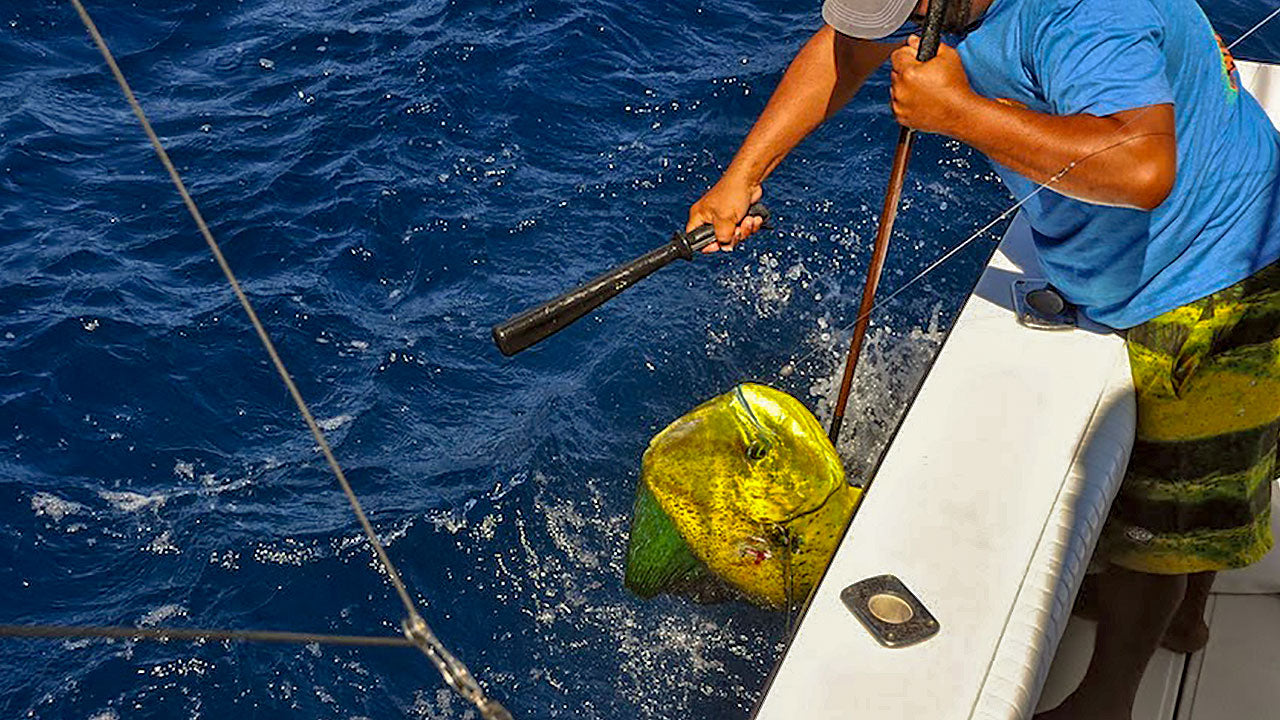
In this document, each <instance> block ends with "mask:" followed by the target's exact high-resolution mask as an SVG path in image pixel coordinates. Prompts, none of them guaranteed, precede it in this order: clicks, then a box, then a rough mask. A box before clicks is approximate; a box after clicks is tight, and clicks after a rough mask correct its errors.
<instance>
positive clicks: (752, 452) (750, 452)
mask: <svg viewBox="0 0 1280 720" xmlns="http://www.w3.org/2000/svg"><path fill="white" fill-rule="evenodd" d="M768 454H769V443H767V442H765V441H764V440H753V441H752V442H751V444H750V445H748V446H747V457H749V458H751V459H752V460H763V459H764V458H765V456H766V455H768Z"/></svg>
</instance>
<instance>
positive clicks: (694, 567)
mask: <svg viewBox="0 0 1280 720" xmlns="http://www.w3.org/2000/svg"><path fill="white" fill-rule="evenodd" d="M706 575H709V573H708V572H707V569H706V566H705V565H703V564H702V561H701V560H699V559H698V558H697V556H696V555H694V554H693V550H691V549H689V545H688V543H686V542H685V541H684V538H682V537H680V532H679V531H678V530H676V526H675V525H674V524H673V523H672V522H671V518H669V517H667V514H666V512H664V511H663V510H662V506H661V505H659V504H658V499H657V498H655V497H654V496H653V492H652V491H651V490H649V487H648V486H647V485H646V484H645V483H644V481H643V480H641V481H640V487H639V488H638V489H637V490H636V505H635V510H634V512H633V513H632V516H631V537H630V539H629V541H628V543H627V571H626V580H625V582H626V585H627V588H628V589H630V590H631V592H633V593H635V594H636V595H639V596H640V597H642V598H651V597H653V596H654V595H658V594H659V593H663V592H669V591H672V590H676V589H678V588H681V587H687V586H689V585H697V584H700V583H699V581H700V580H701V579H702V577H701V576H706Z"/></svg>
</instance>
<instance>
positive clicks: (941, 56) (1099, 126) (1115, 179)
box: [893, 38, 1178, 210]
mask: <svg viewBox="0 0 1280 720" xmlns="http://www.w3.org/2000/svg"><path fill="white" fill-rule="evenodd" d="M917 46H918V41H917V40H916V39H915V38H912V39H911V40H910V41H909V42H908V43H907V45H905V46H904V47H902V48H901V49H899V50H897V51H895V52H894V54H893V66H894V70H893V110H894V113H895V114H896V115H897V117H898V121H899V122H901V123H902V124H903V125H906V126H907V127H911V128H915V129H917V130H922V131H926V132H936V133H941V134H943V135H947V136H950V137H953V138H955V139H957V140H960V141H961V142H964V143H968V144H969V145H972V146H973V147H974V148H976V149H977V150H979V151H981V152H982V153H983V154H984V155H986V156H987V157H990V158H991V159H992V160H994V161H996V162H998V163H1000V164H1001V165H1004V166H1005V167H1008V168H1009V169H1011V170H1013V171H1015V172H1017V173H1018V174H1020V175H1022V176H1023V177H1026V178H1028V179H1030V180H1032V181H1034V182H1038V183H1044V182H1048V181H1049V180H1051V179H1054V178H1055V177H1056V176H1057V175H1058V174H1059V173H1061V172H1062V171H1063V170H1064V169H1066V168H1068V167H1070V171H1068V172H1067V173H1066V174H1065V175H1063V176H1062V177H1061V178H1057V179H1056V180H1055V181H1054V183H1053V185H1052V188H1053V190H1054V191H1055V192H1059V193H1062V194H1063V195H1067V196H1069V197H1073V198H1075V199H1077V200H1083V201H1085V202H1090V203H1095V204H1099V205H1114V206H1122V207H1130V208H1136V209H1140V210H1153V209H1155V208H1156V207H1157V206H1159V205H1160V203H1162V202H1164V200H1165V198H1166V197H1168V196H1169V193H1170V192H1171V191H1172V190H1173V184H1174V178H1175V176H1176V174H1177V156H1178V146H1177V141H1176V137H1175V122H1174V114H1173V106H1172V105H1153V106H1151V107H1145V108H1137V109H1133V110H1126V111H1123V112H1118V113H1115V114H1114V115H1108V116H1105V117H1099V116H1095V115H1046V114H1043V113H1038V112H1034V111H1031V110H1026V109H1023V108H1020V107H1014V106H1011V105H1008V104H1005V103H1001V102H998V101H995V100H990V99H987V98H984V97H981V96H980V95H978V94H976V93H975V92H973V90H972V89H971V88H970V86H969V82H968V78H967V77H966V76H965V72H964V67H963V65H962V64H961V62H960V56H959V54H958V53H957V52H956V51H955V50H954V49H953V48H949V47H946V46H945V45H944V46H942V47H941V48H940V49H939V51H938V56H937V58H935V59H934V60H931V61H929V62H927V63H921V62H918V61H917V60H916V58H915V53H916V47H917ZM1073 164H1074V166H1073Z"/></svg>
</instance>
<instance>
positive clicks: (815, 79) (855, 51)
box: [725, 26, 893, 185]
mask: <svg viewBox="0 0 1280 720" xmlns="http://www.w3.org/2000/svg"><path fill="white" fill-rule="evenodd" d="M892 50H893V47H892V46H881V45H877V44H874V43H869V42H865V41H860V40H854V39H852V38H848V37H844V36H841V35H839V34H838V33H836V32H835V31H834V30H833V29H832V28H831V27H830V26H827V27H823V28H822V29H821V30H819V31H818V32H817V33H815V34H814V36H813V37H812V38H810V40H809V42H808V43H807V44H806V45H805V46H804V47H803V48H801V50H800V52H799V53H797V55H796V57H795V59H794V60H792V61H791V65H790V66H789V67H788V68H787V72H786V73H785V74H784V75H783V76H782V81H781V82H779V83H778V88H777V89H776V90H774V92H773V96H772V97H771V98H769V103H768V105H767V106H765V109H764V112H762V113H761V114H760V118H759V119H758V120H756V124H755V126H754V127H753V128H752V129H751V132H750V133H749V134H748V135H747V138H746V140H744V141H743V143H742V147H741V148H740V149H739V150H738V154H737V155H736V156H735V157H734V159H733V162H732V163H731V164H730V165H729V168H728V169H727V170H726V171H725V175H726V176H733V177H735V178H736V179H739V180H741V181H743V182H745V183H747V184H751V185H758V184H759V183H761V182H763V181H764V179H765V178H766V177H768V176H769V173H771V172H773V169H774V168H775V167H777V166H778V163H780V162H782V159H783V158H784V157H786V155H787V153H789V152H791V150H792V148H794V147H795V146H796V145H798V144H799V143H800V141H801V140H803V139H804V137H805V136H806V135H808V134H809V133H810V132H812V131H813V129H814V128H816V127H817V126H818V125H820V124H822V121H823V120H826V119H827V118H828V117H830V116H831V115H832V114H834V113H835V111H837V110H839V109H840V108H841V107H843V106H844V104H845V103H847V102H848V101H849V98H851V97H853V95H854V93H856V92H857V91H858V88H859V87H861V86H862V83H863V82H865V81H866V79H867V78H868V77H869V76H870V75H871V73H872V72H874V71H875V69H876V68H877V67H879V66H880V65H881V64H883V63H884V61H885V60H886V59H887V58H888V56H889V53H890V52H892Z"/></svg>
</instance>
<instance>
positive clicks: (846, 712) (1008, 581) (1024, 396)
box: [756, 63, 1280, 720]
mask: <svg viewBox="0 0 1280 720" xmlns="http://www.w3.org/2000/svg"><path fill="white" fill-rule="evenodd" d="M1241 74H1242V76H1243V77H1244V79H1245V81H1246V85H1247V86H1248V87H1250V88H1251V89H1254V90H1255V91H1256V94H1259V96H1260V97H1262V96H1265V98H1264V103H1269V104H1270V108H1269V109H1271V110H1272V112H1273V117H1275V116H1276V114H1277V110H1280V72H1277V70H1276V69H1275V68H1272V67H1259V66H1256V65H1253V64H1249V63H1241ZM1028 243H1029V235H1028V229H1027V227H1026V225H1025V222H1024V221H1023V220H1022V219H1019V220H1017V221H1015V223H1014V224H1013V225H1012V226H1011V228H1010V229H1009V231H1008V233H1007V234H1006V237H1005V239H1004V241H1003V242H1002V244H1001V247H1000V251H999V252H997V254H996V255H995V257H994V258H993V259H992V261H991V263H990V264H989V266H988V267H987V269H986V271H985V272H984V274H983V276H982V279H981V280H980V281H979V284H978V286H977V288H976V289H975V291H974V293H973V295H972V296H971V297H970V298H969V300H968V302H967V303H966V305H965V307H964V309H963V310H962V311H961V314H960V316H959V318H958V319H957V321H956V325H955V327H954V329H953V330H952V332H951V334H950V336H949V337H948V338H947V341H946V343H945V344H944V345H943V347H942V350H941V352H940V353H939V356H938V360H937V362H936V364H935V365H934V367H933V369H932V371H931V372H930V374H929V376H928V378H927V379H926V380H925V383H924V385H923V386H922V388H921V390H920V393H919V395H918V396H917V398H916V400H915V402H914V403H913V404H912V407H911V409H910V411H909V412H908V413H907V416H906V418H905V419H904V421H903V424H902V427H901V429H900V430H899V432H898V434H897V436H896V437H895V439H894V441H893V444H892V446H891V447H890V449H889V451H888V453H887V454H886V456H885V460H884V462H883V464H882V465H881V467H880V470H879V472H878V474H877V476H876V480H875V485H874V489H873V491H872V492H870V493H868V495H867V498H866V500H865V501H864V503H863V505H862V507H861V509H860V510H859V512H858V514H857V516H856V517H855V518H854V521H853V524H852V525H851V526H850V529H849V533H848V534H847V535H846V537H845V539H844V541H843V543H842V544H841V546H840V549H839V550H838V551H837V552H836V555H835V557H834V558H833V559H832V563H831V567H830V569H829V570H828V572H827V575H826V576H825V577H824V579H823V581H822V583H821V584H820V585H819V587H818V589H817V591H816V593H815V594H814V597H813V599H812V601H811V603H810V605H809V607H808V609H807V611H806V613H805V615H804V618H803V620H802V622H801V624H800V628H799V630H798V631H797V633H796V635H795V637H794V639H793V640H792V643H791V645H790V646H789V647H788V649H787V651H786V653H785V655H784V657H783V660H782V662H781V663H780V664H779V666H778V668H777V669H776V671H775V674H774V676H773V677H772V678H771V680H770V683H769V687H768V688H767V690H766V694H765V697H764V699H763V700H762V701H761V704H760V706H759V707H758V708H757V713H756V718H758V719H759V720H793V719H794V718H800V717H803V718H806V719H807V720H821V719H823V718H833V719H834V718H849V717H874V718H877V719H878V720H953V719H962V718H984V719H990V720H995V719H997V718H999V719H1001V720H1012V719H1015V718H1026V717H1030V715H1031V714H1032V712H1033V710H1034V708H1035V706H1036V702H1037V700H1038V698H1039V694H1040V690H1041V688H1042V686H1043V685H1044V682H1045V678H1046V676H1047V674H1048V669H1049V664H1050V661H1051V660H1052V658H1053V656H1054V652H1055V650H1056V649H1057V646H1058V642H1059V639H1060V638H1061V636H1062V632H1063V629H1064V626H1065V624H1066V621H1067V618H1068V617H1069V614H1070V604H1071V601H1072V598H1074V596H1075V593H1076V591H1077V589H1078V588H1079V583H1080V579H1081V577H1082V575H1083V572H1084V570H1085V567H1086V565H1087V563H1088V558H1089V556H1090V554H1091V553H1092V550H1093V545H1094V543H1095V542H1096V539H1097V534H1098V531H1099V529H1100V527H1101V524H1102V520H1103V518H1104V517H1105V515H1106V512H1107V509H1108V508H1109V506H1110V503H1111V499H1112V498H1113V497H1114V494H1115V491H1116V488H1117V486H1118V484H1119V481H1120V477H1121V476H1122V474H1123V470H1124V467H1125V464H1126V463H1127V461H1128V452H1129V447H1130V445H1131V444H1132V433H1133V421H1134V407H1133V398H1132V387H1131V382H1130V380H1129V373H1128V362H1127V358H1126V356H1125V351H1124V343H1123V341H1122V340H1121V338H1120V337H1118V336H1116V335H1114V334H1110V333H1105V332H1098V331H1093V330H1089V329H1078V330H1072V331H1042V330H1040V331H1038V330H1031V329H1028V328H1025V327H1023V326H1022V325H1019V324H1018V323H1017V322H1016V320H1015V319H1014V315H1013V312H1012V310H1011V298H1012V283H1013V282H1014V280H1016V279H1018V278H1037V277H1039V274H1038V272H1037V269H1036V266H1035V260H1034V257H1033V255H1032V253H1031V251H1030V248H1029V246H1028ZM886 573H888V574H893V575H896V576H897V577H899V578H901V579H902V580H903V581H904V582H905V583H906V585H907V586H908V588H910V590H912V591H913V592H914V593H915V594H916V595H917V596H918V597H919V598H920V600H921V601H922V602H923V603H924V605H925V606H926V607H927V608H928V609H929V610H930V611H931V612H932V613H933V615H934V616H936V617H937V619H938V621H939V623H940V625H941V630H940V631H939V632H938V634H937V635H936V636H934V637H933V638H931V639H929V640H927V641H925V642H923V643H920V644H918V645H914V646H911V647H906V648H899V649H888V648H885V647H882V646H881V645H880V644H878V643H877V641H876V640H875V639H874V638H873V637H872V636H871V635H870V634H869V633H868V632H867V631H866V630H865V629H864V628H863V626H862V625H861V624H860V623H859V622H858V620H857V619H856V618H855V617H854V615H853V614H852V613H851V612H850V610H849V609H848V608H847V607H845V605H844V604H843V603H842V601H841V599H840V593H841V591H842V590H843V589H844V588H846V587H847V586H849V585H850V584H852V583H855V582H857V581H860V580H863V579H866V578H870V577H874V576H877V575H882V574H886ZM1252 582H1262V583H1263V584H1265V583H1266V581H1265V580H1254V581H1252Z"/></svg>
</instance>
